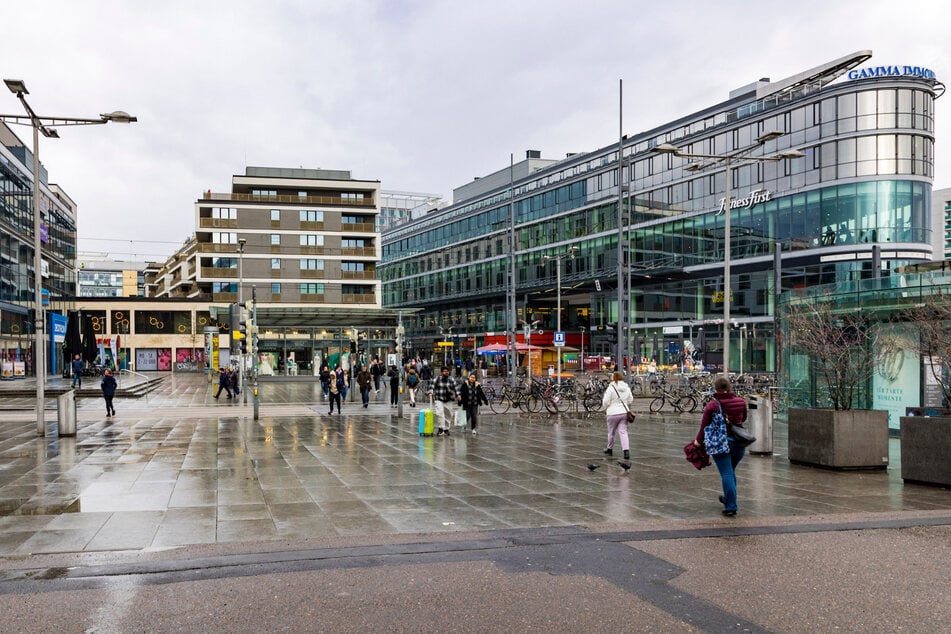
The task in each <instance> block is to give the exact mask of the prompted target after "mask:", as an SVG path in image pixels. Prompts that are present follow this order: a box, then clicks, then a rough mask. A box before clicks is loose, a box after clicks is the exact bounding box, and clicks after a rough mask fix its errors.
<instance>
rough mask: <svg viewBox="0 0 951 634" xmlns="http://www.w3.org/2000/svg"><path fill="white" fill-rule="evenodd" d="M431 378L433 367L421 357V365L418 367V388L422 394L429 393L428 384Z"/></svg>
mask: <svg viewBox="0 0 951 634" xmlns="http://www.w3.org/2000/svg"><path fill="white" fill-rule="evenodd" d="M432 380H433V368H432V366H431V365H429V361H427V360H426V359H423V365H422V367H421V368H420V369H419V390H420V391H421V392H422V393H423V394H429V384H430V383H432Z"/></svg>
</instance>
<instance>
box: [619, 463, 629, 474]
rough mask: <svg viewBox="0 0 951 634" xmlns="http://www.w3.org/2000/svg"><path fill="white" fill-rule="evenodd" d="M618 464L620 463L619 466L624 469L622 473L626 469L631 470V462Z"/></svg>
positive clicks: (626, 470)
mask: <svg viewBox="0 0 951 634" xmlns="http://www.w3.org/2000/svg"><path fill="white" fill-rule="evenodd" d="M618 465H620V467H621V468H622V469H624V473H627V472H628V471H630V470H631V463H630V462H619V463H618Z"/></svg>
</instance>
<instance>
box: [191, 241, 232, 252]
mask: <svg viewBox="0 0 951 634" xmlns="http://www.w3.org/2000/svg"><path fill="white" fill-rule="evenodd" d="M198 251H199V252H201V253H229V254H232V255H233V254H235V253H237V252H238V245H237V244H222V243H219V242H199V243H198Z"/></svg>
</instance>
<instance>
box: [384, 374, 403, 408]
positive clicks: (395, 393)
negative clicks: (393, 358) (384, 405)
mask: <svg viewBox="0 0 951 634" xmlns="http://www.w3.org/2000/svg"><path fill="white" fill-rule="evenodd" d="M386 376H388V377H389V379H390V406H392V407H396V406H397V405H398V404H399V400H400V371H399V370H398V369H397V368H396V366H395V365H391V366H390V371H389V372H387V373H386Z"/></svg>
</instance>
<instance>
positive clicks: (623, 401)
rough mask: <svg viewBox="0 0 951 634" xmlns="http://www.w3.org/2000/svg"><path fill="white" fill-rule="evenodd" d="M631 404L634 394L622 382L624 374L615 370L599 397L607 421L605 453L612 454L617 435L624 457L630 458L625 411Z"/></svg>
mask: <svg viewBox="0 0 951 634" xmlns="http://www.w3.org/2000/svg"><path fill="white" fill-rule="evenodd" d="M633 404H634V395H633V394H631V388H630V387H628V385H627V383H625V382H624V375H623V374H622V373H620V372H615V373H614V374H612V375H611V383H610V384H609V385H608V388H607V389H606V390H604V396H602V397H601V408H602V409H603V410H604V413H605V416H606V418H607V422H608V446H607V448H606V449H605V450H604V453H605V454H607V455H609V456H613V455H614V438H615V437H616V436H619V437H620V438H621V449H622V450H623V451H624V459H625V460H628V459H630V457H631V445H630V440H629V439H628V436H627V412H628V411H629V408H630V405H633Z"/></svg>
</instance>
